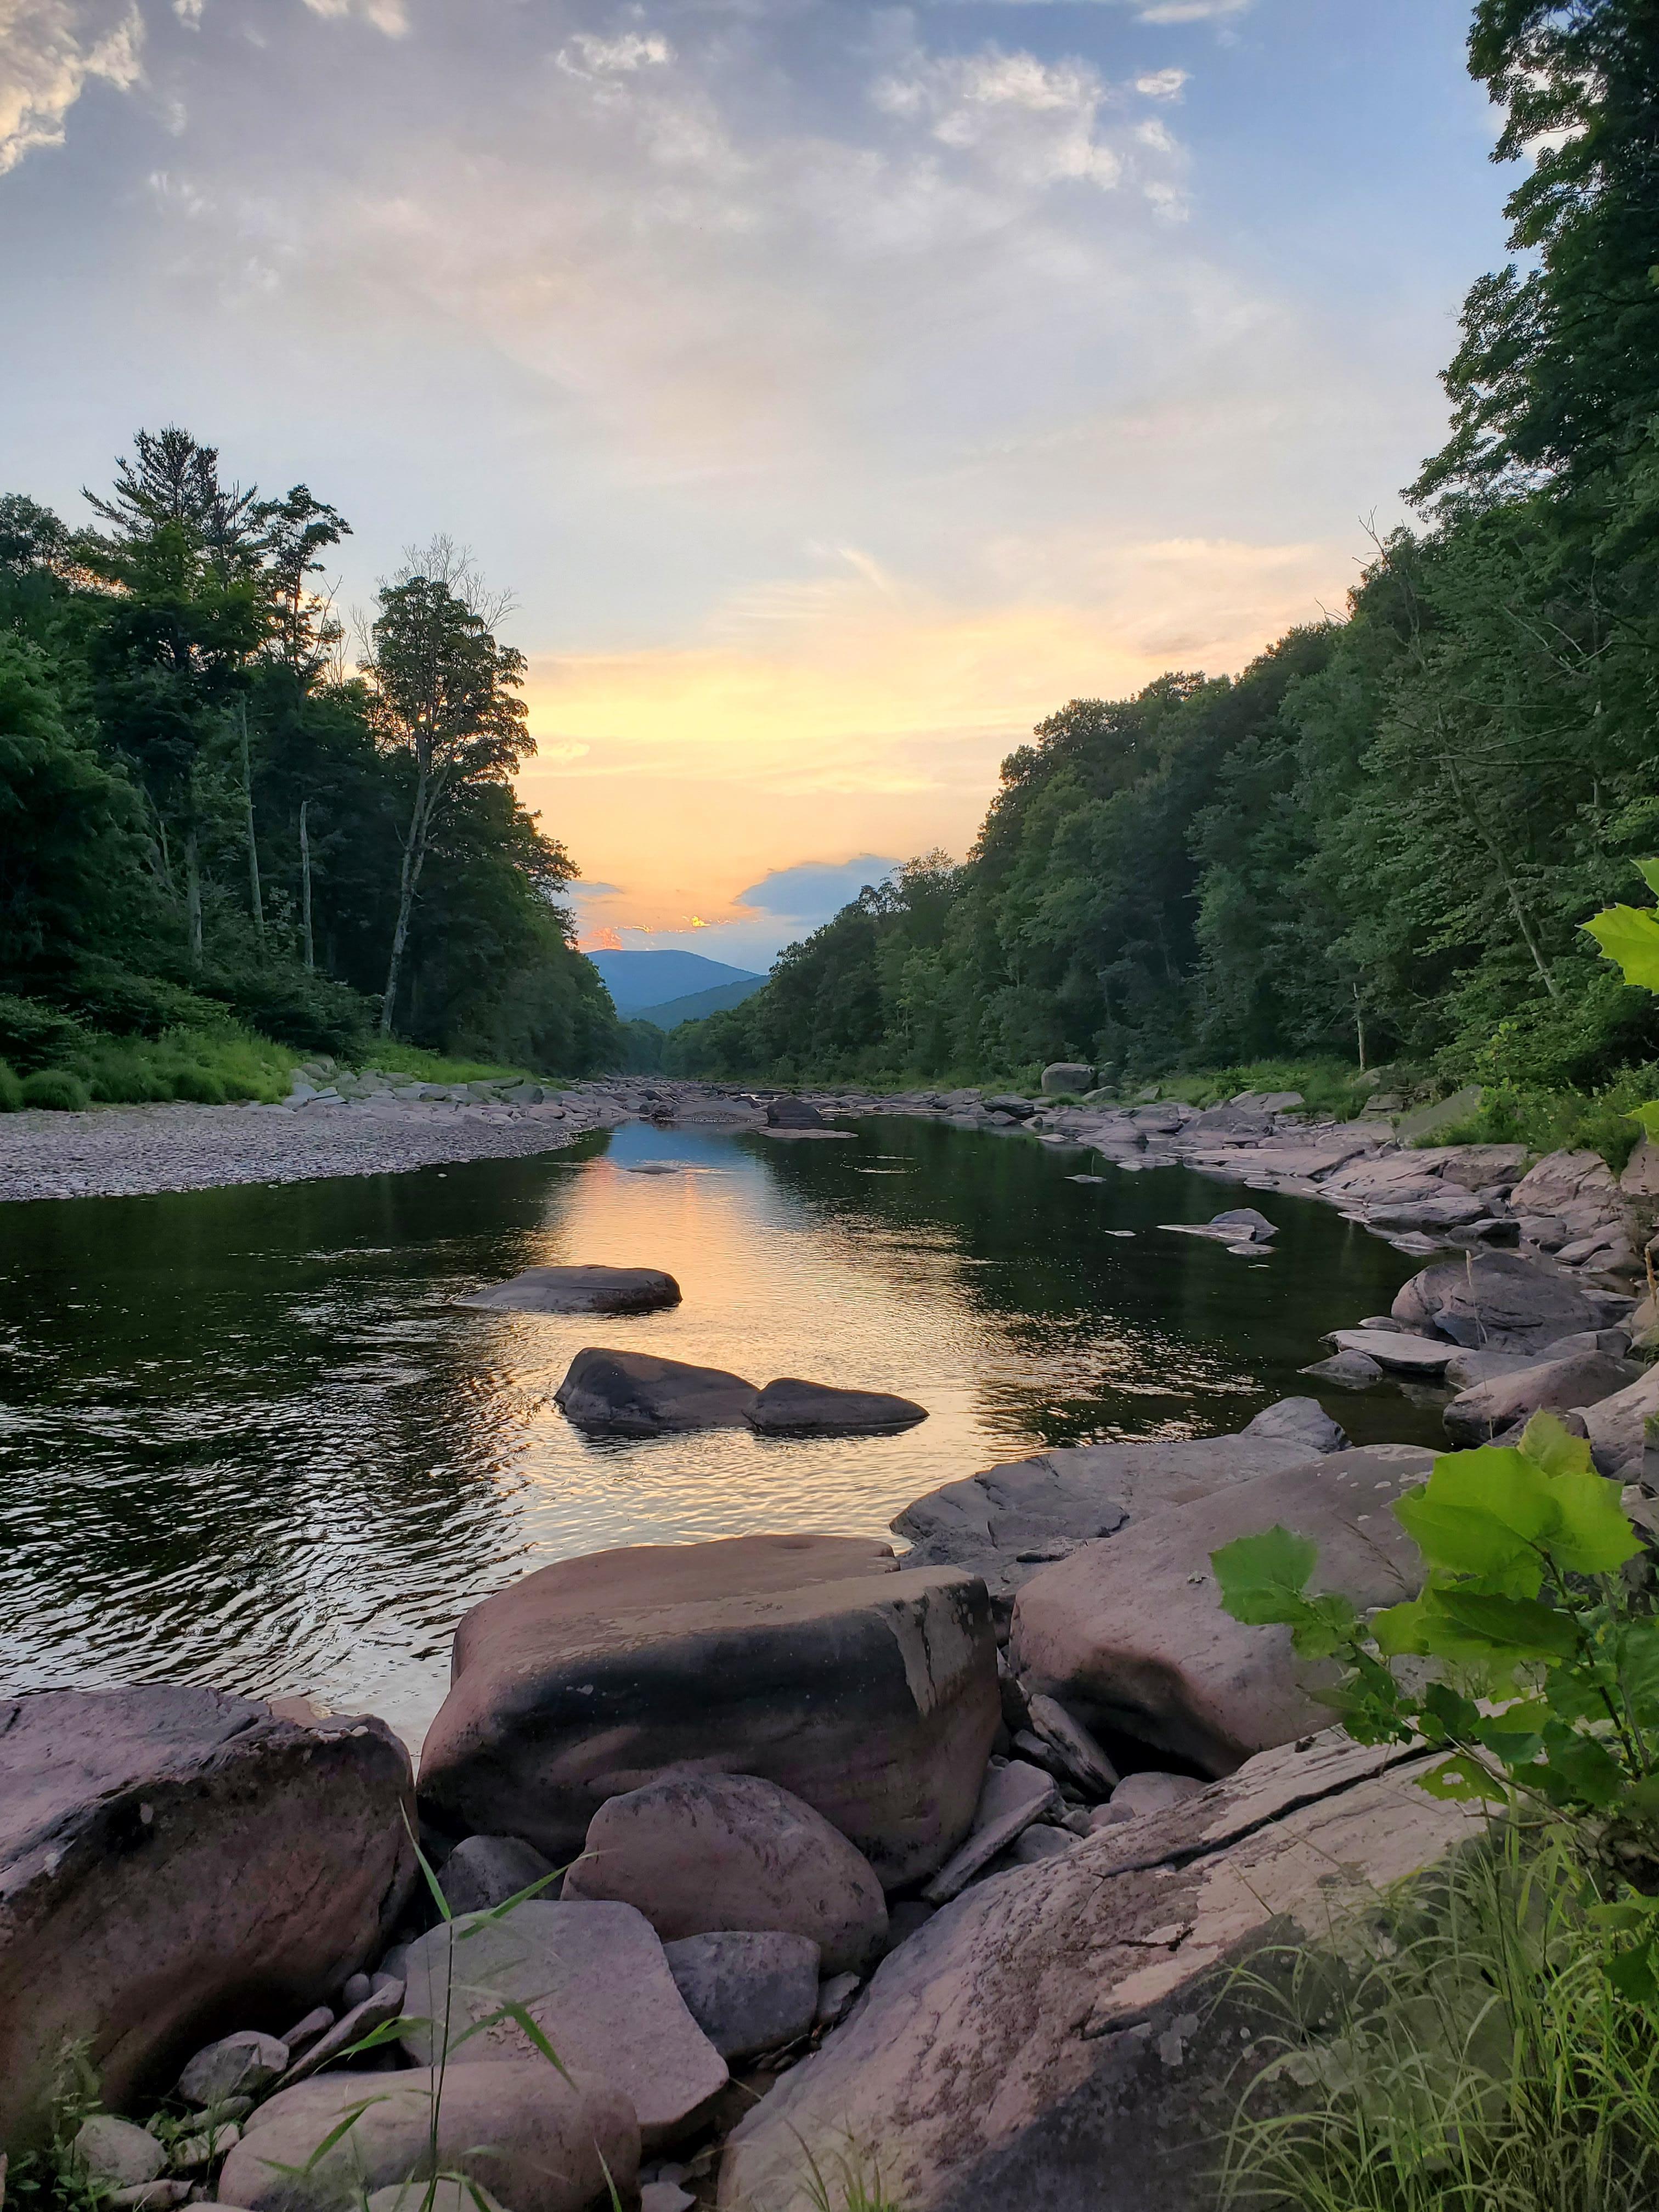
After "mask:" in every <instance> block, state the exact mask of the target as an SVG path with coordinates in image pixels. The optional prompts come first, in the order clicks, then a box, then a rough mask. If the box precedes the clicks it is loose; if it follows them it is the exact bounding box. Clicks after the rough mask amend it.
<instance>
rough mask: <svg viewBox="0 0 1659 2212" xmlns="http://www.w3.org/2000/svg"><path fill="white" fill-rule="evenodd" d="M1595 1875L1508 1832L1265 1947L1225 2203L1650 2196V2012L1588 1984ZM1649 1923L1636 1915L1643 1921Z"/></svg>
mask: <svg viewBox="0 0 1659 2212" xmlns="http://www.w3.org/2000/svg"><path fill="white" fill-rule="evenodd" d="M1605 1890H1606V1881H1605V1877H1604V1876H1602V1875H1600V1874H1599V1873H1598V1870H1597V1869H1595V1867H1594V1866H1592V1865H1590V1864H1589V1863H1586V1861H1585V1860H1584V1858H1583V1856H1582V1854H1581V1853H1580V1852H1579V1851H1578V1850H1576V1849H1575V1847H1574V1843H1573V1839H1572V1838H1571V1835H1570V1834H1568V1833H1566V1832H1563V1831H1562V1830H1560V1829H1559V1828H1552V1829H1548V1830H1545V1831H1542V1832H1541V1831H1540V1830H1538V1829H1537V1828H1535V1827H1528V1826H1523V1825H1522V1824H1521V1823H1519V1822H1510V1823H1507V1824H1505V1825H1504V1826H1503V1827H1502V1828H1500V1829H1499V1830H1498V1832H1496V1833H1495V1835H1494V1836H1493V1837H1492V1839H1491V1840H1490V1841H1489V1842H1488V1843H1486V1844H1483V1845H1480V1846H1478V1847H1475V1848H1473V1849H1470V1850H1465V1851H1462V1852H1459V1853H1457V1854H1455V1855H1454V1856H1453V1857H1451V1858H1450V1859H1449V1860H1448V1861H1447V1862H1446V1863H1444V1864H1443V1865H1442V1866H1440V1867H1438V1868H1437V1869H1433V1870H1431V1872H1429V1873H1428V1874H1425V1875H1420V1876H1419V1878H1418V1879H1417V1880H1416V1881H1414V1882H1413V1883H1411V1884H1409V1885H1407V1887H1405V1888H1404V1889H1402V1890H1401V1892H1399V1893H1396V1894H1395V1895H1394V1896H1392V1897H1390V1898H1388V1899H1379V1900H1378V1903H1377V1905H1376V1909H1375V1910H1374V1911H1370V1912H1368V1914H1367V1916H1366V1924H1365V1925H1364V1927H1363V1928H1358V1929H1345V1930H1341V1931H1340V1932H1339V1934H1338V1935H1337V1936H1335V1937H1334V1939H1333V1940H1331V1941H1328V1942H1319V1943H1315V1944H1312V1945H1297V1946H1296V1947H1294V1948H1282V1949H1281V1948H1270V1949H1268V1950H1266V1951H1264V1952H1261V1953H1259V1954H1257V1955H1256V1956H1255V1958H1254V1959H1253V1960H1251V1961H1250V1963H1249V1966H1247V1967H1245V1968H1243V1969H1242V1970H1241V1971H1240V1972H1238V1973H1237V1975H1236V1976H1235V1978H1233V1981H1232V1983H1231V1986H1230V1995H1231V1997H1232V1998H1233V1999H1234V2000H1235V2001H1236V2002H1237V2001H1243V2003H1244V2004H1245V2005H1247V2006H1248V2008H1249V2010H1250V2012H1251V2013H1252V2014H1253V2015H1255V2021H1256V2023H1257V2026H1258V2027H1259V2029H1260V2030H1261V2031H1262V2032H1259V2033H1255V2035H1254V2036H1253V2038H1252V2040H1251V2043H1250V2045H1249V2068H1250V2079H1249V2083H1248V2087H1247V2088H1246V2091H1245V2093H1244V2096H1243V2103H1242V2106H1241V2109H1240V2112H1239V2114H1238V2118H1237V2122H1236V2124H1235V2125H1234V2128H1233V2130H1232V2132H1231V2139H1230V2141H1229V2142H1228V2145H1227V2153H1226V2161H1225V2168H1226V2170H1225V2186H1224V2190H1223V2201H1224V2203H1225V2204H1227V2205H1228V2206H1229V2207H1232V2206H1242V2205H1252V2206H1260V2207H1264V2208H1267V2207H1272V2208H1275V2212H1279V2209H1280V2208H1282V2212H1291V2208H1292V2207H1294V2208H1296V2212H1545V2208H1548V2212H1641V2208H1644V2207H1646V2206H1648V2205H1650V2204H1651V2203H1653V2202H1654V2201H1655V2199H1656V2197H1659V2009H1656V2008H1655V2006H1654V2004H1653V2003H1652V2002H1651V2000H1650V1999H1649V1998H1646V1997H1640V1996H1629V1995H1627V1994H1626V1993H1625V1992H1624V1991H1623V1990H1620V1988H1619V1987H1618V1986H1617V1985H1616V1984H1615V1983H1614V1982H1613V1980H1611V1979H1610V1978H1609V1977H1608V1974H1607V1971H1606V1968H1607V1956H1608V1950H1609V1945H1610V1943H1617V1944H1622V1943H1623V1942H1624V1941H1625V1939H1624V1938H1623V1937H1622V1936H1620V1935H1619V1934H1618V1933H1617V1932H1616V1931H1613V1930H1610V1929H1609V1927H1608V1916H1607V1910H1606V1899H1605ZM1646 1909H1647V1910H1649V1911H1650V1910H1651V1908H1646Z"/></svg>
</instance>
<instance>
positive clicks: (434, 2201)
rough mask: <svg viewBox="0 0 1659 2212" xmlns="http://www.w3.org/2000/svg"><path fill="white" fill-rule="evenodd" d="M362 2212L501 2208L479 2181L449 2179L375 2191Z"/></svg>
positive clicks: (491, 2210) (498, 2211)
mask: <svg viewBox="0 0 1659 2212" xmlns="http://www.w3.org/2000/svg"><path fill="white" fill-rule="evenodd" d="M643 2202H644V2199H643V2197H641V2203H643ZM364 2212H502V2208H501V2203H499V2201H498V2200H497V2199H496V2198H495V2197H492V2196H491V2194H490V2192H489V2190H487V2189H486V2188H485V2187H484V2185H483V2183H482V2182H480V2181H462V2180H459V2179H441V2180H438V2181H401V2182H398V2183H397V2184H396V2185H394V2186H393V2187H392V2188H390V2189H377V2190H375V2191H373V2193H372V2194H371V2195H370V2196H369V2197H368V2198H367V2199H366V2200H365V2208H364Z"/></svg>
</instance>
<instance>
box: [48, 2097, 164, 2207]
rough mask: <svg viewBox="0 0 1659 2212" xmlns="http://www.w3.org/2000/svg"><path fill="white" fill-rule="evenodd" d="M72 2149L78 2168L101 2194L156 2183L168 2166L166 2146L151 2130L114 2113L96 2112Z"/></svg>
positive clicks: (82, 2127)
mask: <svg viewBox="0 0 1659 2212" xmlns="http://www.w3.org/2000/svg"><path fill="white" fill-rule="evenodd" d="M70 2148H71V2152H72V2154H73V2157H74V2160H75V2163H76V2166H79V2167H80V2168H81V2170H82V2172H83V2173H84V2174H85V2175H86V2177H87V2179H88V2180H89V2181H90V2182H91V2183H92V2184H93V2185H94V2189H96V2190H97V2191H100V2193H101V2192H103V2191H107V2190H112V2189H137V2188H138V2187H139V2186H140V2185H142V2184H143V2183H144V2182H146V2181H154V2180H155V2177H156V2175H157V2174H158V2173H160V2172H161V2168H162V2167H163V2166H165V2165H166V2164H167V2150H166V2148H165V2146H164V2145H163V2144H162V2143H161V2141H160V2139H159V2138H158V2137H157V2136H153V2135H151V2133H150V2131H149V2129H148V2128H140V2127H135V2126H134V2124H133V2123H132V2122H131V2120H119V2119H117V2118H115V2116H114V2114H113V2113H112V2112H94V2114H93V2116H92V2118H90V2119H88V2120H82V2123H81V2124H80V2126H79V2127H78V2128H77V2129H76V2131H75V2140H74V2142H73V2143H72V2145H71V2146H70Z"/></svg>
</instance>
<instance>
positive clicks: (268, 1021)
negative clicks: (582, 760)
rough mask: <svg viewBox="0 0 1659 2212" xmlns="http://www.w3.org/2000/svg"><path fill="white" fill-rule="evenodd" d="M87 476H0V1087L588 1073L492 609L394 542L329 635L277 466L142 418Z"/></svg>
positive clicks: (510, 672) (452, 554)
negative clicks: (451, 1070) (94, 478)
mask: <svg viewBox="0 0 1659 2212" xmlns="http://www.w3.org/2000/svg"><path fill="white" fill-rule="evenodd" d="M86 498H87V500H88V504H89V506H90V507H91V510H92V513H93V516H94V521H93V522H92V524H91V525H90V526H87V527H85V528H71V527H70V525H69V524H67V523H66V522H64V520H62V519H61V518H60V517H59V516H58V515H57V514H55V513H52V512H51V511H50V510H49V509H48V508H46V507H42V506H40V504H38V503H37V502H36V501H33V500H32V499H30V498H28V497H27V496H26V495H21V494H13V495H9V496H6V497H0V1064H4V1065H6V1066H9V1069H10V1070H11V1071H13V1073H12V1074H11V1075H10V1076H9V1078H8V1083H7V1085H6V1086H5V1088H6V1089H7V1091H8V1094H9V1097H10V1100H11V1103H16V1094H17V1093H18V1091H19V1089H20V1086H19V1085H18V1084H17V1082H16V1080H15V1078H16V1076H17V1075H21V1076H22V1077H23V1079H24V1081H23V1084H22V1085H21V1090H22V1091H26V1092H27V1091H29V1090H30V1086H31V1085H33V1092H34V1093H35V1094H38V1095H32V1096H31V1097H30V1100H29V1103H39V1104H43V1105H64V1104H78V1103H86V1100H87V1097H91V1098H94V1099H122V1098H139V1099H142V1098H146V1097H199V1098H204V1099H213V1098H215V1097H224V1096H227V1095H228V1096H232V1097H235V1096H248V1095H259V1093H260V1091H261V1089H262V1086H263V1085H268V1084H269V1082H270V1075H271V1071H270V1066H268V1065H266V1064H264V1063H262V1060H261V1056H260V1048H261V1046H262V1044H263V1043H264V1041H268V1040H274V1041H276V1042H277V1043H279V1044H282V1045H286V1046H290V1047H298V1048H306V1049H310V1050H322V1051H326V1052H329V1053H332V1054H343V1055H346V1056H348V1057H356V1056H363V1055H366V1054H368V1050H369V1048H370V1047H371V1046H373V1047H374V1050H375V1051H376V1053H377V1054H378V1055H379V1056H380V1058H381V1059H383V1060H384V1059H386V1057H387V1055H388V1054H389V1053H391V1052H392V1051H394V1050H395V1049H396V1046H397V1041H398V1040H402V1041H403V1042H404V1045H405V1046H407V1045H414V1046H417V1047H425V1048H431V1049H435V1050H437V1051H441V1052H444V1053H448V1054H459V1055H461V1056H464V1057H468V1056H470V1057H473V1058H477V1059H481V1060H483V1061H485V1062H487V1063H495V1064H500V1063H505V1064H507V1065H511V1066H520V1067H530V1068H535V1069H538V1070H545V1071H548V1072H550V1073H561V1074H574V1073H582V1072H584V1071H586V1070H587V1069H589V1068H592V1067H594V1066H605V1065H612V1064H615V1062H616V1061H617V1060H618V1059H619V1057H620V1055H621V1050H622V1046H621V1039H620V1036H619V1031H618V1025H617V1019H616V1015H615V1012H614V1010H613V1008H612V1006H611V1000H610V998H609V995H608V994H607V993H606V991H605V987H604V985H603V983H602V982H601V981H600V980H599V975H598V974H597V972H596V971H595V969H593V967H592V964H591V963H589V962H588V961H586V959H584V958H583V957H581V956H580V954H578V953H577V952H576V951H574V944H573V937H572V927H571V921H570V917H569V915H568V911H567V910H566V908H564V907H563V906H562V904H561V903H560V895H561V893H562V891H563V890H564V889H565V887H566V886H567V884H568V883H569V882H570V881H571V879H572V878H573V876H574V874H575V872H576V871H575V868H574V864H573V862H572V860H571V859H570V856H569V855H568V853H567V852H566V851H565V849H564V848H563V847H562V845H561V844H560V843H559V842H557V840H556V838H553V837H551V836H548V835H546V834H545V833H544V831H543V830H542V829H540V828H539V827H538V823H537V821H536V819H535V817H532V815H530V814H529V813H527V812H526V810H525V809H524V807H523V806H522V805H520V801H519V799H518V798H517V796H516V794H515V793H514V791H513V784H512V781H511V778H512V774H513V769H515V768H516V767H517V766H518V765H519V763H520V762H521V761H522V760H523V759H524V758H525V757H526V756H527V755H528V754H529V753H530V752H532V750H534V748H533V744H532V739H531V738H530V736H529V734H528V732H527V730H526V715H525V707H524V702H523V699H522V696H520V695H521V690H522V684H523V677H524V668H525V663H524V659H523V657H522V655H521V654H520V653H518V652H517V651H516V650H515V649H514V648H513V647H511V646H508V645H505V644H503V643H501V641H500V640H499V639H498V637H497V635H496V632H497V630H498V629H499V628H500V627H501V621H502V618H503V617H504V615H505V614H506V612H507V607H508V602H507V600H506V599H503V598H502V597H501V595H499V594H496V595H493V596H492V594H491V593H490V592H489V589H488V588H487V586H485V585H484V583H483V580H482V579H481V577H480V576H479V574H477V569H476V568H475V566H474V564H473V563H472V562H471V560H470V559H469V558H468V557H467V556H465V554H464V553H462V552H461V551H459V550H458V549H457V548H456V547H454V546H453V544H450V543H448V542H447V541H446V540H444V539H441V538H440V539H436V540H435V541H434V542H433V543H432V544H430V545H428V546H427V547H424V548H422V549H421V550H418V551H416V552H412V553H411V554H410V555H409V556H407V558H406V560H405V562H404V567H403V568H402V569H401V570H400V572H399V573H398V574H397V575H396V576H394V577H393V578H392V579H391V580H389V581H387V582H386V583H385V584H383V585H382V586H380V591H379V593H378V595H377V598H376V600H375V603H374V608H373V610H372V612H371V613H369V614H368V616H367V617H365V618H364V619H363V621H362V625H361V631H362V634H361V635H357V636H356V637H352V638H349V637H348V635H347V625H346V623H345V622H344V621H343V619H342V617H340V616H339V615H338V614H337V612H336V611H335V608H334V605H333V599H332V594H331V591H330V589H329V587H328V584H327V580H326V563H327V556H328V554H329V552H330V550H331V548H333V547H335V546H337V544H339V543H340V541H341V540H342V538H344V537H346V536H348V535H349V525H348V523H347V522H346V521H345V520H344V519H343V517H342V516H341V515H340V514H339V513H337V511H336V510H335V509H334V508H333V507H331V506H330V505H328V504H327V502H326V501H323V500H320V499H318V498H316V497H314V496H313V494H312V493H311V492H310V490H309V489H307V486H305V485H304V484H296V485H295V487H294V488H293V489H291V490H289V492H288V493H287V494H286V495H283V497H281V498H262V497H261V496H260V495H259V494H258V491H257V490H256V489H243V488H241V487H240V485H238V484H237V483H234V481H228V480H227V479H226V477H225V476H224V474H223V473H222V468H221V464H220V459H219V455H218V453H216V450H215V449H214V448H213V447H210V446H206V445H204V444H201V443H200V442H198V441H197V440H196V439H195V438H194V437H192V436H191V435H190V434H189V433H187V432H186V431H185V430H182V429H179V428H164V429H162V430H160V431H157V432H154V433H152V432H149V431H140V432H139V433H138V435H137V438H136V440H135V441H134V445H133V448H132V451H131V453H130V454H128V455H127V456H126V457H125V458H124V459H121V460H119V461H118V464H117V465H116V468H115V471H114V477H113V481H112V484H111V485H110V487H109V489H107V491H106V492H99V493H94V492H88V493H87V494H86ZM269 1058H270V1055H269V1052H268V1048H267V1052H266V1061H267V1062H268V1060H269ZM282 1087H285V1086H284V1085H282V1084H279V1085H278V1090H279V1091H280V1089H281V1088H282Z"/></svg>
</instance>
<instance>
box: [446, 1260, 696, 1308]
mask: <svg viewBox="0 0 1659 2212" xmlns="http://www.w3.org/2000/svg"><path fill="white" fill-rule="evenodd" d="M679 1302H680V1286H679V1285H678V1283H677V1282H676V1281H675V1280H674V1278H673V1277H672V1276H671V1275H667V1274H665V1273H663V1271H662V1269H661V1268H660V1267H526V1268H525V1269H524V1270H523V1272H522V1273H520V1274H517V1275H514V1276H513V1279H512V1280H511V1282H507V1283H492V1284H491V1285H489V1287H488V1288H487V1289H485V1290H482V1291H474V1292H473V1293H472V1295H471V1297H470V1298H459V1299H457V1301H456V1303H457V1304H458V1305H463V1306H479V1307H482V1308H483V1309H484V1310H485V1311H487V1312H492V1313H495V1312H502V1313H539V1314H584V1313H597V1314H635V1313H657V1312H659V1311H660V1310H662V1308H663V1307H665V1306H677V1305H678V1304H679Z"/></svg>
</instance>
